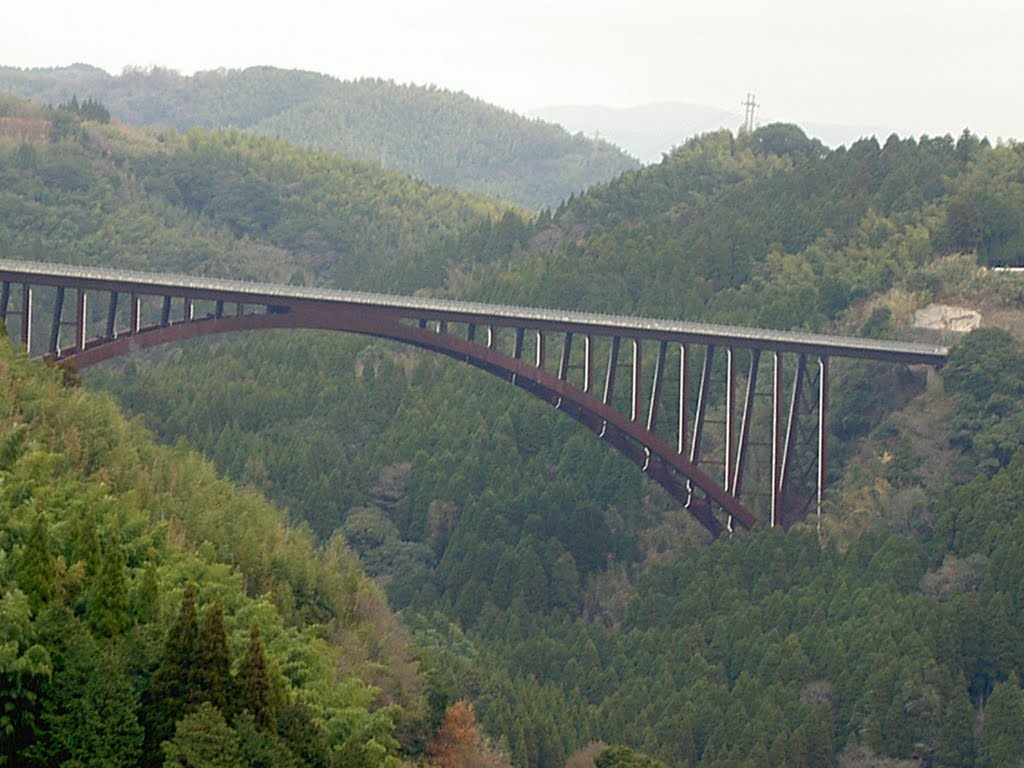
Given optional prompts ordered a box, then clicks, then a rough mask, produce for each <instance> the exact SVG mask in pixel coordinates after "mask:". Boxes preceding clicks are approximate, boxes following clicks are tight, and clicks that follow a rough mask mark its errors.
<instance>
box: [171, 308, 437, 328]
mask: <svg viewBox="0 0 1024 768" xmlns="http://www.w3.org/2000/svg"><path fill="white" fill-rule="evenodd" d="M185 301H186V304H185V306H186V307H187V308H190V309H191V307H192V302H191V300H190V299H185ZM191 319H192V318H191V317H186V318H185V321H186V322H188V321H190V320H191ZM437 333H438V335H439V336H445V335H447V333H448V321H447V320H438V321H437Z"/></svg>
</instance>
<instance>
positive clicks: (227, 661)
mask: <svg viewBox="0 0 1024 768" xmlns="http://www.w3.org/2000/svg"><path fill="white" fill-rule="evenodd" d="M197 655H198V661H199V663H198V665H197V666H198V669H197V683H198V685H199V688H200V692H199V696H200V697H201V699H202V700H203V701H208V702H210V703H211V704H213V706H215V707H217V709H219V710H220V711H221V712H222V713H224V715H225V716H227V713H228V702H229V701H230V700H231V699H232V694H231V654H230V651H228V636H227V631H226V630H225V629H224V605H223V603H222V602H221V601H220V600H215V601H213V602H212V603H211V604H210V605H208V606H207V607H206V609H205V610H204V611H203V622H202V624H201V625H200V626H199V637H198V641H197Z"/></svg>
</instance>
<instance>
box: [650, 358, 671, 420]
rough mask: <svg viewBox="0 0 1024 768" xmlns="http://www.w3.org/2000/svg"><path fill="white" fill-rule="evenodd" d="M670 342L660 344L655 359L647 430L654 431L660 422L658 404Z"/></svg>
mask: <svg viewBox="0 0 1024 768" xmlns="http://www.w3.org/2000/svg"><path fill="white" fill-rule="evenodd" d="M667 355H668V342H667V341H662V342H661V343H659V344H658V356H657V357H656V358H655V359H654V378H653V379H652V380H651V402H650V403H649V404H648V406H647V431H648V432H654V430H655V429H656V427H657V423H658V406H659V404H660V402H661V380H662V378H663V377H664V371H665V358H666V356H667Z"/></svg>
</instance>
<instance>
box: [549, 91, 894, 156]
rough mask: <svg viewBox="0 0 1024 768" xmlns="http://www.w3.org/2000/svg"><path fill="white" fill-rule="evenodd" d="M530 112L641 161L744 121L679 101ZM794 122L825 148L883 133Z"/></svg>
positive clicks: (869, 128)
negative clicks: (688, 140)
mask: <svg viewBox="0 0 1024 768" xmlns="http://www.w3.org/2000/svg"><path fill="white" fill-rule="evenodd" d="M529 114H530V115H532V116H533V117H538V118H540V119H541V120H547V121H549V122H552V123H558V124H559V125H563V126H565V128H566V129H567V130H569V131H572V132H577V131H579V132H582V133H584V134H585V135H587V136H600V138H602V139H604V140H606V141H610V142H611V143H612V144H615V145H616V146H619V147H622V148H623V149H624V150H625V151H626V152H628V153H630V154H631V155H633V156H634V157H637V158H639V160H640V162H642V163H646V164H649V163H657V162H660V161H661V159H662V157H663V156H664V155H666V154H668V153H669V152H671V151H672V149H673V148H675V147H677V146H679V145H681V144H683V143H684V142H685V141H686V140H687V139H690V138H692V137H694V136H699V135H701V134H704V133H713V132H715V131H719V130H723V129H725V130H728V131H731V132H733V133H735V132H736V131H737V130H738V129H739V128H740V126H741V125H742V124H743V115H741V114H740V113H739V112H736V111H731V110H727V109H721V108H719V107H713V106H709V105H707V104H692V103H689V102H678V101H666V102H658V103H654V104H643V105H640V106H636V107H607V106H601V105H586V106H581V105H561V106H547V107H539V108H537V109H533V110H530V112H529ZM787 121H788V122H794V121H792V120H787ZM770 122H774V121H773V120H758V121H757V123H758V124H759V125H760V124H765V123H770ZM795 122H798V123H799V124H800V126H801V127H802V128H803V129H804V130H805V131H806V132H807V135H808V136H811V137H813V138H817V139H820V140H821V141H822V143H824V144H825V145H826V146H829V147H838V146H840V145H847V146H848V145H850V144H852V143H853V142H855V141H857V140H858V139H860V138H864V137H867V136H873V135H874V136H878V137H879V138H881V139H884V138H885V137H886V136H887V135H888V133H886V132H885V131H882V130H881V129H879V127H878V126H868V125H840V124H834V123H817V122H810V123H808V122H804V121H803V120H798V121H795Z"/></svg>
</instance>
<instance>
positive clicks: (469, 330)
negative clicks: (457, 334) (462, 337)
mask: <svg viewBox="0 0 1024 768" xmlns="http://www.w3.org/2000/svg"><path fill="white" fill-rule="evenodd" d="M466 341H468V342H470V343H473V342H475V341H476V323H469V324H468V325H467V326H466Z"/></svg>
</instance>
